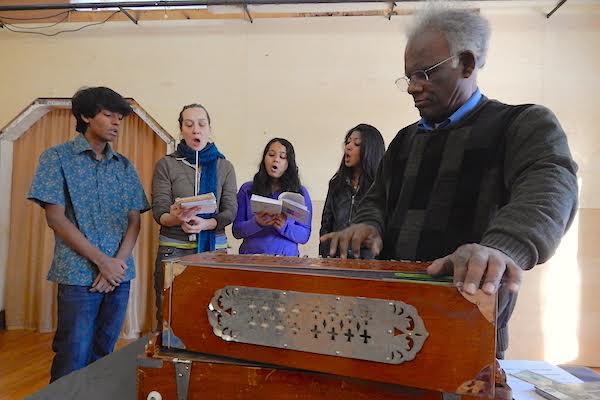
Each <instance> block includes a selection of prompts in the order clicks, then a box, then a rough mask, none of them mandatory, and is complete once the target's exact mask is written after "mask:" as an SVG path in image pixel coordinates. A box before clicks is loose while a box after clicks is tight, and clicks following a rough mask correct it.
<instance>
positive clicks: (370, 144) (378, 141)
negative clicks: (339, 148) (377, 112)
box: [331, 124, 385, 193]
mask: <svg viewBox="0 0 600 400" xmlns="http://www.w3.org/2000/svg"><path fill="white" fill-rule="evenodd" d="M355 131H356V132H358V133H360V142H361V143H360V166H361V168H362V175H361V177H360V182H359V184H360V189H359V190H360V192H363V193H364V192H365V191H366V190H367V189H369V187H370V186H371V183H373V180H374V179H375V174H376V173H377V167H378V166H379V162H380V161H381V159H382V158H383V153H385V142H384V141H383V136H381V132H379V130H378V129H377V128H375V127H374V126H372V125H369V124H358V125H356V126H355V127H354V128H352V129H350V130H349V131H348V133H346V137H345V138H344V146H346V143H348V138H349V137H350V135H352V132H355ZM351 180H352V168H350V167H346V164H345V163H344V156H342V162H341V163H340V168H339V169H338V170H337V172H336V174H335V175H334V176H333V178H331V181H332V182H333V184H334V186H335V187H336V188H337V189H342V188H343V187H344V185H347V182H349V181H351Z"/></svg>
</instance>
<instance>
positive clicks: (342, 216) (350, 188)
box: [319, 124, 385, 257]
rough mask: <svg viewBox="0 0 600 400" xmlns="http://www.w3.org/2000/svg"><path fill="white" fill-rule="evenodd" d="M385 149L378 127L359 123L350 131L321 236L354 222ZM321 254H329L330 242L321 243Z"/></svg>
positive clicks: (330, 191)
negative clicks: (360, 202) (356, 212)
mask: <svg viewBox="0 0 600 400" xmlns="http://www.w3.org/2000/svg"><path fill="white" fill-rule="evenodd" d="M384 152H385V143H384V141H383V137H382V136H381V133H380V132H379V131H378V130H377V128H375V127H374V126H371V125H368V124H359V125H357V126H355V127H354V128H352V129H350V130H349V131H348V133H346V138H345V141H344V156H343V157H342V162H341V163H340V168H339V169H338V171H337V172H336V173H335V175H334V176H333V178H331V180H330V181H329V189H328V190H327V198H326V199H325V206H324V208H323V216H322V217H321V230H320V231H319V234H320V236H323V235H325V234H326V233H329V232H335V231H339V230H342V229H344V228H346V227H348V226H349V225H350V224H351V223H352V219H353V218H354V213H355V211H356V209H357V205H358V202H359V201H360V200H361V199H362V197H363V196H364V195H365V193H366V192H367V190H368V189H369V187H370V186H371V183H373V179H374V178H375V173H376V171H377V167H378V166H379V161H381V158H382V157H383V153H384ZM319 255H321V256H322V257H328V256H329V243H321V244H320V245H319Z"/></svg>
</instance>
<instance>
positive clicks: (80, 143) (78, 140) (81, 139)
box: [73, 133, 119, 160]
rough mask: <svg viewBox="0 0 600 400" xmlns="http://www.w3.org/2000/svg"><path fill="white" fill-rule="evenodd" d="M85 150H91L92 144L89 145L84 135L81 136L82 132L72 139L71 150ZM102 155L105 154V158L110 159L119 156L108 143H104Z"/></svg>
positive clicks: (77, 152)
mask: <svg viewBox="0 0 600 400" xmlns="http://www.w3.org/2000/svg"><path fill="white" fill-rule="evenodd" d="M85 151H91V152H93V150H92V146H90V143H89V142H88V141H87V139H86V138H85V136H83V134H82V133H80V134H79V135H77V136H76V137H75V138H74V139H73V152H74V153H75V154H81V153H83V152H85ZM104 155H105V156H106V159H107V160H110V159H112V158H113V157H114V158H116V159H118V158H119V157H118V156H117V153H116V152H115V151H114V150H113V149H112V147H111V145H110V144H109V143H106V147H105V149H104Z"/></svg>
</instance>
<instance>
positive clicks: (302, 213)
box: [250, 192, 310, 224]
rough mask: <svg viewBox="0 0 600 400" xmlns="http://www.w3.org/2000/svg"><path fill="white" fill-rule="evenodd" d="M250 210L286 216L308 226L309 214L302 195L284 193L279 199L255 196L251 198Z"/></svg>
mask: <svg viewBox="0 0 600 400" xmlns="http://www.w3.org/2000/svg"><path fill="white" fill-rule="evenodd" d="M250 208H251V209H252V212H253V213H255V214H256V213H258V212H266V213H269V214H281V213H283V214H285V215H287V216H288V218H292V219H295V220H296V221H298V222H300V223H303V224H307V223H308V218H309V217H310V216H309V212H308V207H306V203H305V201H304V196H302V195H301V194H300V193H294V192H283V193H281V194H280V195H279V197H278V198H277V199H271V198H270V197H264V196H259V195H257V194H253V195H252V197H250Z"/></svg>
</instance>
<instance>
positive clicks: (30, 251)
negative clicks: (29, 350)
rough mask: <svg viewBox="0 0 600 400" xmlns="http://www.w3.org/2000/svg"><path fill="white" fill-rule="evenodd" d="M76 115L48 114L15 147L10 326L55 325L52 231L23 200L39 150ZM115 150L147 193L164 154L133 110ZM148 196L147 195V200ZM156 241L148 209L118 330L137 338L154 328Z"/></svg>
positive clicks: (66, 134) (71, 132)
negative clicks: (133, 169) (49, 276)
mask: <svg viewBox="0 0 600 400" xmlns="http://www.w3.org/2000/svg"><path fill="white" fill-rule="evenodd" d="M76 134H77V133H76V132H75V119H74V118H73V117H72V115H71V111H70V110H69V109H57V110H53V111H51V112H50V113H48V114H46V115H45V116H44V117H43V118H41V119H40V120H39V121H37V122H36V123H35V124H34V125H33V126H32V127H31V128H30V129H29V130H28V131H27V132H26V133H24V134H23V135H22V136H21V137H20V138H19V139H18V140H17V141H15V143H14V146H13V173H12V191H11V220H10V241H9V250H8V265H7V277H6V321H7V327H8V328H9V329H35V330H38V331H40V332H49V331H53V330H55V329H56V288H57V287H56V285H55V284H53V283H50V282H48V281H47V280H46V274H47V272H48V269H49V267H50V263H51V261H52V255H53V252H54V235H53V232H52V231H51V230H50V228H48V226H47V225H46V219H45V215H44V212H43V209H42V208H41V207H39V206H38V205H36V204H34V203H33V202H31V201H28V200H26V197H27V193H28V191H29V186H30V184H31V180H32V178H33V174H34V173H35V169H36V167H37V165H38V159H39V156H40V154H41V153H42V152H43V151H44V150H46V149H47V148H49V147H51V146H54V145H56V144H59V143H63V142H65V141H67V140H69V139H71V138H73V137H74V136H75V135H76ZM113 146H114V149H115V150H116V151H118V152H119V153H121V154H123V155H124V156H125V157H127V158H128V159H129V160H131V162H132V163H133V164H134V165H135V167H136V169H137V172H138V174H139V176H140V179H141V181H142V184H143V186H144V190H145V191H146V194H147V196H148V197H149V196H150V190H151V181H152V172H153V169H154V164H155V162H156V161H157V160H158V159H159V158H161V157H162V156H163V155H164V154H165V153H166V144H165V143H164V142H163V141H162V140H161V139H160V138H159V137H158V136H157V135H156V134H155V133H154V132H153V131H152V130H151V129H150V128H149V127H148V126H147V125H146V124H145V123H144V121H143V120H142V119H140V118H139V117H138V116H137V115H135V114H133V115H131V116H129V117H127V118H125V120H124V122H123V126H122V132H121V134H120V136H119V139H118V141H116V142H115V143H114V144H113ZM149 200H150V199H149ZM157 245H158V226H157V225H156V224H155V223H154V220H153V219H152V216H151V213H150V212H146V213H145V214H143V215H142V225H141V231H140V235H139V237H138V241H137V244H136V247H135V249H134V251H133V252H134V257H135V261H136V268H137V278H136V279H135V280H134V281H133V282H132V285H131V293H130V296H129V307H128V310H127V314H126V317H125V323H124V325H123V332H122V334H123V335H124V336H126V337H135V336H137V335H139V334H140V333H144V332H148V331H150V330H151V329H152V323H153V316H154V290H153V288H152V286H153V282H152V269H153V265H154V257H155V253H156V247H157Z"/></svg>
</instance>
